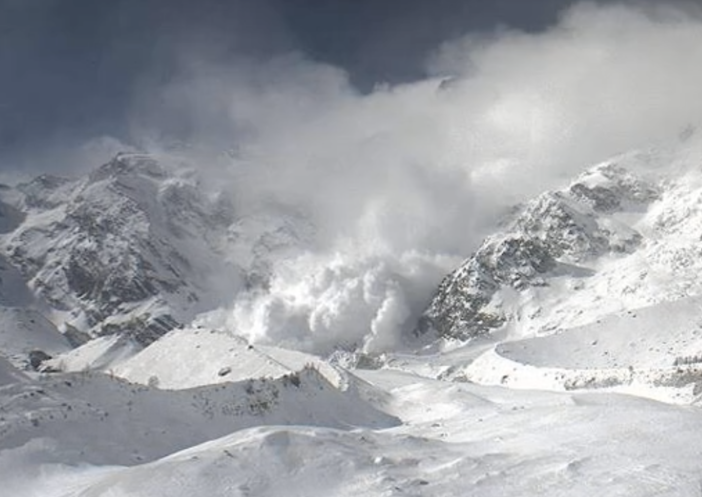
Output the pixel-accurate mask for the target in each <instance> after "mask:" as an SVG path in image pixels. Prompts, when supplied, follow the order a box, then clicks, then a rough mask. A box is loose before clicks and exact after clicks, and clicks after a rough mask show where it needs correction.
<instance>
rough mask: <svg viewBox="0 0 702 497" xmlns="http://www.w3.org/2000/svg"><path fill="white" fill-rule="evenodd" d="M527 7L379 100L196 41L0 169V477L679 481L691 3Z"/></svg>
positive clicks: (689, 324) (313, 482)
mask: <svg viewBox="0 0 702 497" xmlns="http://www.w3.org/2000/svg"><path fill="white" fill-rule="evenodd" d="M78 3H80V2H78ZM555 3H558V2H555ZM0 5H1V6H2V7H3V8H12V9H15V10H14V11H13V12H25V13H26V12H28V11H25V10H23V9H24V8H25V7H21V6H19V4H16V3H15V2H5V3H2V4H0ZM153 5H156V4H155V3H153V4H152V6H153ZM237 5H239V4H238V3H237ZM243 5H244V4H243V3H241V4H240V6H243ZM270 5H271V6H272V5H273V2H270ZM447 5H448V4H447ZM540 5H541V6H542V7H543V6H545V5H546V3H542V4H540ZM268 6H269V3H266V5H265V6H264V7H259V8H261V9H262V10H261V11H256V10H254V11H246V9H244V10H242V11H241V12H244V11H246V12H248V14H250V15H251V16H253V17H247V16H242V17H241V18H240V19H239V20H238V21H237V22H238V23H240V24H241V25H242V26H244V25H246V22H245V21H246V19H257V18H258V17H257V16H259V15H260V16H262V18H267V16H268V15H269V14H270V13H271V12H278V13H280V12H282V11H277V10H275V9H273V10H271V12H269V13H266V12H268V11H267V10H266V9H267V8H268ZM123 7H124V9H125V10H120V9H119V8H117V7H113V8H115V9H117V10H116V11H115V12H118V13H121V14H123V15H125V16H126V15H127V14H128V13H129V12H130V10H129V9H128V8H127V4H126V3H125V4H124V5H123ZM56 8H58V7H56ZM173 8H174V9H177V7H173ZM232 8H233V7H232ZM241 8H242V9H243V8H244V7H241ZM437 8H439V7H437ZM235 10H236V9H235ZM537 10H538V9H537ZM52 12H53V11H52ZM111 12H112V11H111ZM159 12H161V11H159ZM163 12H168V10H166V11H163ZM178 12H180V13H181V14H182V12H183V11H177V12H176V11H174V12H173V13H172V15H173V16H176V17H177V15H179V14H178ZM219 12H220V13H221V14H222V16H223V19H222V21H221V22H222V23H223V24H224V25H226V22H224V20H225V19H226V15H225V14H227V13H228V12H229V11H228V10H226V9H225V10H223V11H219ZM257 12H258V13H257ZM512 12H513V15H516V14H515V12H517V10H514V11H512ZM544 12H545V13H546V14H548V15H546V14H544V16H545V17H540V16H539V15H537V13H536V12H532V14H533V15H534V17H533V19H532V18H531V17H529V16H525V17H524V18H523V19H522V21H523V23H522V24H520V23H519V22H515V23H514V24H513V25H512V27H502V28H498V29H493V28H492V25H491V24H489V23H487V24H485V26H484V29H483V30H477V31H475V30H474V31H469V32H468V33H467V34H465V33H463V32H460V33H455V32H453V31H451V32H449V31H450V30H449V31H447V32H445V33H443V34H444V35H445V36H444V37H443V38H441V42H442V43H440V44H437V45H436V46H435V47H434V48H433V50H432V51H431V53H430V54H429V55H428V56H427V57H425V58H424V59H423V60H422V62H421V63H419V62H416V61H415V62H414V65H413V66H412V67H413V68H414V69H413V70H412V71H409V72H411V73H412V75H411V76H409V75H408V74H407V73H403V72H402V71H401V70H399V69H398V73H397V79H396V80H392V78H390V81H389V83H388V82H386V84H378V85H375V86H373V85H366V86H363V85H361V84H360V83H359V81H358V77H359V75H358V74H355V73H354V72H353V70H352V69H351V68H350V66H342V65H334V64H333V62H334V57H332V55H333V51H327V52H324V51H321V52H315V51H314V50H308V51H305V50H304V46H305V44H304V43H302V42H300V43H302V45H300V46H302V47H303V48H299V47H298V46H297V45H296V44H295V43H293V42H291V41H290V39H289V38H287V37H285V36H282V34H283V31H284V30H283V31H276V33H277V35H276V36H272V37H271V39H270V40H269V42H270V43H263V41H261V44H259V43H254V44H253V45H252V47H254V48H251V47H250V48H249V49H248V52H247V50H245V49H241V50H240V49H239V48H240V47H239V48H237V49H233V48H232V51H231V53H230V52H227V55H226V57H225V56H220V55H221V53H219V52H217V49H220V50H223V51H226V50H225V47H227V46H228V45H227V43H225V42H224V41H222V42H221V43H219V44H218V43H216V41H217V40H216V39H217V37H216V36H214V35H215V34H217V33H219V32H220V31H219V28H218V29H214V28H213V30H212V31H209V32H208V31H207V30H206V29H204V30H200V28H199V27H198V29H193V31H190V32H188V33H187V34H193V33H198V32H199V33H204V34H203V37H204V38H200V39H198V37H197V36H195V37H194V38H190V37H189V36H185V37H184V38H183V39H182V40H183V41H182V43H175V44H173V45H170V44H169V43H170V42H168V43H166V47H167V48H168V50H167V52H168V53H169V54H171V55H173V54H176V55H177V57H174V58H173V59H168V60H167V61H166V60H165V59H164V61H163V62H164V64H165V66H167V67H168V71H164V70H163V67H164V66H155V67H153V68H151V69H153V70H156V72H157V73H158V74H157V76H158V77H156V78H155V79H148V78H147V80H148V81H147V82H146V83H145V84H144V85H143V86H141V87H140V88H138V89H137V90H136V91H134V92H131V90H130V91H127V93H129V96H128V97H125V100H122V101H123V102H124V101H128V102H129V105H127V106H126V107H125V109H126V110H125V114H126V115H127V116H126V117H125V119H124V120H123V121H122V125H121V126H117V127H114V126H107V125H106V126H100V125H99V122H100V119H99V116H98V115H97V114H96V116H95V133H94V134H93V135H91V136H87V135H85V134H84V130H83V131H81V132H80V133H75V134H72V133H69V134H71V136H70V139H68V138H67V139H66V140H65V142H63V143H62V144H60V145H59V146H56V142H52V140H49V139H45V138H46V137H44V138H42V137H41V133H39V132H37V136H36V147H34V148H35V150H33V151H31V152H30V151H29V150H28V149H24V152H22V154H20V155H22V156H23V158H22V160H20V161H19V162H18V161H17V160H16V157H17V156H18V155H17V154H18V153H19V152H18V150H20V149H22V147H20V148H19V149H15V150H14V151H8V152H6V153H4V154H2V155H1V156H0V160H2V161H3V162H2V164H3V172H4V173H5V174H6V177H7V178H8V179H9V180H11V181H8V184H7V185H2V186H0V480H1V481H2V482H3V488H4V489H5V490H6V491H9V492H11V493H12V495H20V496H22V495H42V496H53V495H55V496H62V497H67V496H82V497H85V496H100V495H105V496H108V495H109V496H115V495H117V496H123V495H124V496H132V495H144V496H147V495H148V496H154V495H164V496H165V495H168V496H176V497H178V496H180V495H183V496H185V495H188V496H189V495H201V494H203V495H204V494H206V495H242V496H245V495H246V496H254V495H255V496H259V495H262V496H282V495H285V496H288V495H305V496H309V495H325V496H326V495H354V496H358V495H368V496H371V495H372V496H375V495H466V493H468V494H474V495H481V496H482V495H495V496H498V495H499V496H504V495H515V496H516V495H554V496H555V495H558V496H561V495H588V496H589V495H592V494H593V493H594V492H600V493H603V494H605V495H676V496H677V495H698V494H699V489H700V485H701V483H700V481H701V480H700V477H699V475H700V470H701V469H702V467H701V466H702V464H701V463H700V462H699V461H700V460H701V459H700V457H699V456H700V455H701V453H702V449H700V447H702V445H700V443H701V442H702V440H700V439H699V437H700V433H702V430H701V428H702V411H701V410H700V407H699V403H700V394H701V393H702V369H700V365H701V364H702V314H701V313H702V300H701V299H702V285H700V283H699V278H698V272H699V270H700V269H701V268H700V262H699V261H700V257H699V256H700V248H699V243H700V239H701V237H702V231H700V230H701V229H702V209H701V208H700V205H699V204H700V202H701V201H702V168H701V164H702V136H701V135H700V132H699V131H698V128H699V124H700V120H702V107H701V104H700V101H699V98H698V97H697V94H698V91H699V90H698V88H699V87H700V84H701V83H702V70H701V69H700V67H702V66H700V62H702V49H701V48H700V47H702V22H701V21H700V19H701V18H700V16H699V11H698V10H697V9H696V7H695V5H694V4H680V5H677V4H676V5H672V4H668V5H666V6H662V5H660V4H659V3H650V2H635V3H627V4H619V3H618V4H613V3H610V2H604V3H578V4H574V5H573V6H571V7H569V8H567V9H565V10H562V11H560V12H559V13H557V11H556V10H554V9H553V8H551V9H550V10H549V9H545V10H544ZM103 14H104V12H103ZM211 14H212V13H209V14H207V15H205V17H208V16H209V15H211ZM254 14H255V15H254ZM439 14H440V13H439V12H437V13H435V15H437V16H439ZM159 15H160V14H159ZM271 15H272V14H271ZM318 15H323V13H318ZM276 16H277V14H276V15H273V17H274V18H276V19H279V18H278V17H276ZM127 17H129V16H127ZM498 17H499V16H498ZM527 17H529V19H532V20H531V21H527V20H526V19H527ZM155 18H156V19H159V16H158V15H157V16H156V17H155ZM149 19H150V18H149ZM534 19H541V21H539V22H536V21H534ZM544 19H545V20H544ZM548 19H551V20H552V24H548V22H549V21H548ZM47 22H48V21H47ZM125 22H126V21H125ZM135 22H136V21H135ZM139 22H144V20H139ZM139 22H137V26H136V27H135V30H136V29H137V27H138V25H139ZM193 22H194V24H196V25H197V19H196V18H194V19H193ZM208 22H209V21H208ZM349 22H350V21H349ZM374 22H377V23H381V21H379V20H376V21H374ZM544 23H546V24H548V25H546V24H544ZM49 24H50V23H49ZM206 24H207V23H205V25H206ZM264 24H265V25H267V26H268V25H272V24H266V23H264ZM370 24H371V25H375V24H373V23H370ZM381 24H382V23H381ZM420 24H421V23H420ZM173 25H179V24H178V22H175V24H173ZM411 25H414V24H412V23H409V22H407V23H405V26H411ZM159 26H160V27H162V28H163V27H164V26H166V25H159ZM167 26H172V24H167ZM217 26H220V25H219V24H217ZM255 26H256V23H254V22H252V23H251V25H250V26H248V27H247V29H249V30H251V31H255V29H252V28H253V27H255ZM221 29H222V30H223V31H222V33H224V32H226V29H224V28H221ZM398 29H400V28H398ZM407 29H409V28H407ZM157 31H158V30H157ZM244 32H246V30H244ZM208 34H209V35H211V36H205V35H208ZM278 35H280V36H278ZM459 35H460V36H459ZM247 36H248V35H245V33H244V34H242V37H243V38H242V40H243V39H244V38H247ZM252 36H253V35H252ZM259 38H266V36H265V33H264V32H262V33H258V34H256V35H255V36H253V37H252V38H251V40H254V39H259ZM135 39H140V38H138V37H137V38H135ZM177 39H178V40H180V39H181V38H178V37H177ZM225 39H228V38H226V37H225ZM386 39H395V38H394V37H393V36H391V34H390V33H388V38H386ZM239 41H241V40H239ZM164 43H165V42H164ZM306 43H312V42H311V41H310V40H307V42H306ZM369 43H371V44H372V42H371V40H369ZM291 46H292V47H293V48H295V50H291V49H290V48H291ZM175 48H177V50H175ZM263 48H265V50H264V49H263ZM171 49H174V51H173V52H170V50H171ZM259 49H260V50H259ZM388 50H389V49H388ZM408 50H409V49H408ZM211 51H214V52H215V53H211ZM118 52H119V51H118ZM390 52H392V50H390ZM120 53H121V52H120ZM159 53H160V54H161V55H163V53H164V52H157V53H156V56H158V54H159ZM319 53H326V56H325V57H322V56H316V55H315V54H317V55H319ZM364 53H365V52H364ZM203 54H204V55H208V56H203ZM0 56H1V54H0ZM342 58H343V57H342ZM159 67H160V69H159ZM354 67H355V66H354ZM397 67H406V66H404V65H403V64H398V66H397ZM417 68H420V69H421V70H420V69H417ZM159 71H161V72H159ZM108 72H109V71H108ZM400 74H404V76H400ZM125 77H126V76H125ZM152 77H153V73H152ZM376 82H378V83H382V82H381V81H376ZM361 86H363V88H361V89H359V87H361ZM28 115H29V114H28ZM9 127H10V128H12V125H9ZM117 128H120V129H121V131H119V132H117ZM104 131H109V133H104ZM57 136H62V135H61V134H60V133H59V135H57ZM86 138H87V140H86ZM59 141H60V140H59ZM29 148H32V147H29ZM8 150H9V148H8ZM49 158H50V159H51V160H48V159H49ZM30 160H35V163H34V165H33V166H32V167H31V168H27V169H24V170H20V167H21V165H22V164H26V162H25V161H30ZM40 171H41V172H42V173H41V174H34V173H35V172H36V173H39V172H40Z"/></svg>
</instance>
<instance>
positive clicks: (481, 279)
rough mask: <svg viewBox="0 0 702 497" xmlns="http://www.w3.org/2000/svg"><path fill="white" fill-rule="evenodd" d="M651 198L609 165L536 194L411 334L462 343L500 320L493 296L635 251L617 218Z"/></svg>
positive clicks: (649, 189)
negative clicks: (559, 270) (565, 268)
mask: <svg viewBox="0 0 702 497" xmlns="http://www.w3.org/2000/svg"><path fill="white" fill-rule="evenodd" d="M657 197H658V192H657V190H656V188H655V187H653V186H652V185H650V184H648V183H646V182H645V181H643V180H642V179H640V178H637V177H635V176H633V175H632V174H630V173H629V172H627V171H626V170H624V169H623V168H621V167H618V166H617V165H616V164H611V163H607V164H603V165H600V166H598V167H596V168H594V169H592V170H590V171H588V172H587V173H585V174H583V175H582V176H581V177H579V178H578V179H576V180H575V181H574V182H573V183H572V184H571V185H570V186H569V187H568V188H566V189H563V190H560V191H554V192H547V193H544V194H542V195H541V196H539V197H538V198H536V199H535V200H534V201H532V202H529V203H528V204H526V205H524V206H523V207H522V208H521V209H519V210H517V211H516V212H517V213H516V215H515V218H514V219H513V220H512V221H511V222H510V223H509V224H508V225H507V227H506V229H505V232H504V233H503V234H500V235H495V236H492V237H489V238H488V239H486V240H485V241H484V242H483V244H482V245H481V246H480V248H479V249H478V250H477V252H476V253H475V254H473V255H472V256H471V257H470V258H468V259H467V260H466V261H465V262H464V263H463V264H462V265H461V266H460V267H459V268H458V269H456V270H455V271H454V272H453V273H451V274H449V275H448V276H447V277H446V278H445V279H444V280H443V282H442V283H441V285H440V286H439V289H438V290H437V293H436V295H435V296H434V298H433V299H432V301H431V303H430V305H429V307H428V308H427V310H426V311H425V312H424V313H423V315H422V317H421V319H420V321H419V324H418V326H417V329H416V333H417V334H426V333H430V332H433V333H436V334H438V335H439V336H443V337H448V338H455V339H461V340H466V339H470V338H473V337H476V336H479V335H483V334H486V333H489V332H490V331H492V330H494V329H496V328H498V327H500V326H501V325H502V324H503V323H504V322H505V320H506V318H507V317H506V316H505V315H503V314H502V313H501V312H500V311H499V310H498V309H495V308H493V306H491V305H490V304H491V302H492V301H493V297H494V296H495V294H496V293H497V292H498V291H500V290H501V289H503V288H506V287H509V288H512V289H514V290H516V291H523V290H525V289H526V288H528V287H535V286H544V285H547V284H548V274H549V272H550V271H552V270H554V269H555V268H556V267H557V266H558V265H559V264H561V263H568V264H571V265H573V264H579V263H582V262H585V261H588V260H591V259H594V258H596V257H599V256H601V255H604V254H608V253H618V252H622V253H625V252H630V251H632V250H634V249H635V248H636V247H637V246H638V244H639V243H640V242H641V239H642V238H641V235H640V234H639V233H637V232H636V231H635V230H633V229H631V228H630V227H629V226H627V225H626V224H625V223H622V222H621V221H619V220H618V218H617V216H616V214H617V213H619V212H622V211H630V210H637V209H643V208H645V206H646V205H648V204H649V203H650V202H652V201H654V200H655V199H656V198H657Z"/></svg>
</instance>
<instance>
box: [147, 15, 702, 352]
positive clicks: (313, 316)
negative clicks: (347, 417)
mask: <svg viewBox="0 0 702 497" xmlns="http://www.w3.org/2000/svg"><path fill="white" fill-rule="evenodd" d="M192 67H195V68H196V70H191V71H189V72H187V73H186V74H185V75H184V76H183V77H182V78H180V79H177V80H176V82H175V83H174V84H172V85H170V86H169V87H168V88H166V89H165V91H164V98H165V99H166V101H169V99H170V100H171V101H172V102H177V106H176V107H178V112H176V114H177V115H181V116H187V119H188V120H189V122H190V123H191V124H192V129H193V133H192V141H193V142H194V143H205V144H207V147H205V148H206V149H207V148H208V147H212V146H215V147H216V148H218V149H225V148H226V149H232V150H235V151H236V154H235V156H236V158H235V159H234V160H226V161H222V160H221V156H220V157H219V158H218V159H217V160H214V159H212V158H211V157H210V162H212V163H213V164H215V163H216V164H217V166H216V167H213V169H212V172H213V174H216V176H217V177H218V179H222V178H227V180H228V181H230V182H231V183H232V185H233V186H232V188H233V190H234V194H235V198H236V201H237V203H238V207H239V209H240V211H242V212H246V211H256V210H260V209H265V205H266V202H270V201H274V202H275V203H276V204H277V205H283V206H290V208H291V209H292V208H294V209H295V210H296V211H299V212H303V213H305V214H306V215H307V216H309V217H310V219H311V220H312V221H313V222H314V223H315V225H316V226H317V227H318V236H317V238H316V240H314V241H313V242H310V244H309V245H308V246H306V247H304V248H303V250H301V252H300V254H299V256H298V257H289V258H286V259H285V260H280V261H277V262H276V264H275V269H276V273H275V276H274V278H273V281H272V284H271V289H270V292H269V293H266V294H265V295H247V296H245V297H242V296H239V297H237V299H236V302H235V303H234V304H233V309H234V310H233V311H232V313H231V315H230V320H233V321H234V325H235V326H236V328H237V329H238V330H240V331H242V332H243V333H244V334H248V335H249V336H251V337H252V338H254V339H257V340H262V341H274V342H280V341H284V342H294V343H297V345H298V346H301V347H304V348H310V349H314V350H318V351H328V350H330V349H331V348H333V346H334V345H335V344H339V343H343V342H344V341H346V342H347V343H363V342H365V343H366V346H367V347H368V348H371V349H373V350H382V349H383V348H386V347H389V346H391V345H392V346H395V345H396V344H397V342H398V340H400V334H401V332H402V331H406V330H407V329H409V328H411V326H412V325H413V323H414V320H415V319H416V317H417V314H418V312H421V310H422V307H423V305H425V304H426V302H427V300H428V299H429V298H430V297H431V293H432V291H433V290H434V289H435V287H436V285H437V283H438V281H439V280H440V278H441V276H442V275H443V274H445V272H446V271H448V270H449V269H450V268H451V267H452V265H453V264H456V262H457V261H458V260H459V258H458V257H460V256H466V255H468V254H469V252H470V251H471V250H473V249H474V248H475V247H476V245H477V244H478V243H479V242H480V239H481V237H482V235H483V234H484V229H485V227H486V226H488V225H489V224H490V223H491V222H492V220H493V219H494V218H495V216H496V215H498V214H499V212H500V210H501V209H502V208H504V207H505V206H507V205H509V204H511V203H514V202H515V201H518V200H520V199H523V198H525V197H527V196H530V195H533V194H535V193H536V192H539V191H541V190H543V189H545V188H548V187H551V186H553V185H555V184H557V183H558V182H561V181H563V180H564V179H567V178H568V177H570V176H572V175H573V174H575V173H576V172H577V171H579V170H581V169H582V168H583V167H585V166H587V165H589V164H591V163H593V162H595V161H598V160H601V159H604V158H606V157H608V156H610V155H612V154H615V153H618V152H621V151H625V150H629V149H632V148H637V147H642V146H648V145H650V144H652V143H655V142H657V141H661V140H666V139H669V138H671V137H675V136H676V135H678V134H679V133H680V132H681V131H682V130H683V129H684V128H685V127H686V126H688V125H690V124H698V123H699V121H700V118H701V116H702V99H700V98H699V88H702V23H701V22H700V21H699V19H698V18H697V17H695V16H693V15H691V14H689V13H685V14H683V13H682V11H680V10H674V9H672V8H656V9H648V10H646V11H645V10H643V9H640V8H634V7H625V6H608V7H603V6H597V5H595V4H581V5H578V6H576V7H574V8H573V9H571V10H569V11H567V12H565V13H564V14H563V16H562V18H561V20H560V22H559V23H558V25H556V26H554V27H552V28H551V29H549V30H548V31H546V32H543V33H539V34H526V33H520V32H514V31H504V32H498V33H496V34H495V35H494V36H490V37H480V38H476V37H467V38H465V39H461V40H455V41H452V42H450V43H447V44H446V45H445V46H443V47H441V48H440V49H438V50H437V54H436V56H435V57H434V58H432V60H431V61H430V63H429V67H430V70H431V71H432V73H433V74H436V75H437V76H436V77H433V78H428V79H427V80H425V81H420V82H417V83H413V84H407V85H400V86H395V87H381V88H378V89H377V90H376V91H374V92H372V93H370V94H367V95H362V94H359V93H358V92H357V91H355V90H354V89H353V88H352V87H351V86H350V85H349V83H348V81H347V78H346V76H345V74H344V73H343V71H341V70H339V69H337V68H334V67H329V66H325V65H322V64H317V63H313V62H310V61H307V60H305V59H304V58H301V57H296V56H293V57H289V58H285V59H279V60H275V61H269V62H267V63H251V62H247V63H245V64H242V65H240V66H237V67H228V68H222V67H216V68H209V67H202V66H201V65H194V66H192ZM439 75H442V76H439ZM443 75H451V76H452V78H451V80H450V81H448V80H445V78H444V76H443ZM151 117H153V116H151ZM169 118H172V115H169ZM205 156H206V154H205Z"/></svg>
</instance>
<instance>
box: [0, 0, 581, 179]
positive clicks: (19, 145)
mask: <svg viewBox="0 0 702 497" xmlns="http://www.w3.org/2000/svg"><path fill="white" fill-rule="evenodd" d="M572 3H573V1H572V0H528V1H527V0H109V1H107V0H105V1H102V0H100V1H99V0H0V71H1V72H0V170H2V168H6V169H7V168H8V167H15V168H17V167H29V164H30V163H31V161H29V162H28V160H27V158H28V157H31V156H32V152H33V151H36V150H37V149H38V148H42V149H47V150H50V149H51V148H52V147H58V146H59V144H63V145H66V144H68V145H66V146H70V144H71V143H73V142H75V143H79V142H81V141H84V140H86V139H89V138H91V137H94V136H99V135H102V134H107V135H113V136H117V137H124V135H125V133H126V131H125V128H126V125H127V114H128V112H129V111H130V108H131V107H132V105H133V101H132V100H133V94H134V92H135V88H139V87H144V86H145V85H146V86H148V85H152V86H153V87H158V85H159V84H160V83H163V82H166V81H168V79H169V77H171V76H172V74H173V73H174V72H175V71H177V70H178V64H179V60H180V59H179V58H180V57H181V56H182V54H183V52H184V51H193V50H195V51H196V53H197V54H198V56H200V57H203V58H206V59H210V61H212V62H216V63H222V64H227V63H233V62H232V61H234V60H236V59H237V58H240V57H241V56H242V55H243V56H246V57H249V58H252V59H255V60H265V59H266V58H271V57H274V56H276V55H280V54H284V53H287V52H290V51H297V52H299V53H303V54H305V55H306V56H307V57H308V58H310V59H312V60H316V61H321V62H327V63H331V64H333V65H336V66H339V67H342V68H344V69H345V70H346V71H347V72H348V73H349V76H350V79H351V81H352V83H353V84H354V85H355V86H356V87H357V88H358V89H359V90H360V91H367V90H368V89H369V88H372V87H373V85H374V84H376V83H379V82H389V83H396V82H403V81H411V80H413V79H417V78H420V77H421V76H422V74H423V73H422V68H423V63H424V61H425V59H426V57H427V55H428V54H430V53H431V51H432V50H434V49H436V47H437V46H438V45H440V43H441V42H443V41H445V40H448V39H452V38H456V37H458V36H460V35H463V34H466V33H468V32H481V31H482V32H489V31H491V30H493V29H495V28H496V27H498V26H510V27H515V28H519V29H524V30H529V31H538V30H540V29H543V28H544V27H546V26H548V25H550V24H552V23H553V22H554V21H555V19H556V17H557V15H558V12H559V11H560V10H562V9H563V8H565V7H567V6H568V5H570V4H572Z"/></svg>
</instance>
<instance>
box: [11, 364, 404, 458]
mask: <svg viewBox="0 0 702 497" xmlns="http://www.w3.org/2000/svg"><path fill="white" fill-rule="evenodd" d="M291 424H292V425H315V426H328V427H334V428H340V429H346V428H349V427H355V426H367V427H389V426H393V425H395V424H397V421H396V419H395V418H393V417H392V416H389V415H387V414H384V413H382V412H379V411H377V410H376V409H374V408H372V407H371V406H370V405H368V404H367V403H365V402H363V401H361V400H360V399H359V398H358V397H357V396H354V395H352V394H351V393H344V392H341V391H339V390H337V389H336V388H334V387H333V386H332V385H331V384H329V382H327V381H326V380H325V379H324V378H323V377H322V376H321V375H320V374H319V373H318V372H317V371H315V370H313V369H305V370H302V371H300V372H297V373H291V374H288V375H285V376H282V377H280V378H278V379H275V380H267V379H259V380H257V379H249V380H246V381H240V382H237V383H226V384H221V385H212V386H204V387H199V388H195V389H186V390H178V391H166V390H158V389H155V388H150V387H147V386H140V385H134V384H131V383H128V382H126V381H123V380H120V379H117V378H114V377H111V376H108V375H104V374H101V373H78V374H68V375H53V376H51V377H48V378H44V379H41V380H40V381H37V382H31V383H27V382H24V383H17V384H14V385H8V386H4V387H2V388H0V453H2V451H5V450H9V449H13V448H20V447H22V446H24V445H25V444H27V443H31V441H32V440H39V441H41V445H42V450H43V451H44V452H45V454H46V455H45V457H47V458H48V459H49V460H53V462H56V463H59V462H60V463H64V464H77V463H92V464H100V465H133V464H139V463H143V462H145V461H151V460H154V459H158V458H161V457H164V456H166V455H168V454H171V453H173V452H175V451H179V450H182V449H185V448H187V447H191V446H193V445H196V444H199V443H202V442H205V441H207V440H210V439H212V438H216V437H220V436H223V435H226V434H229V433H232V432H234V431H237V430H241V429H243V428H247V427H251V426H259V425H291Z"/></svg>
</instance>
